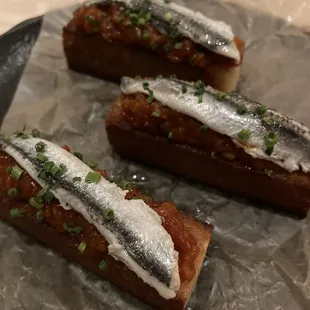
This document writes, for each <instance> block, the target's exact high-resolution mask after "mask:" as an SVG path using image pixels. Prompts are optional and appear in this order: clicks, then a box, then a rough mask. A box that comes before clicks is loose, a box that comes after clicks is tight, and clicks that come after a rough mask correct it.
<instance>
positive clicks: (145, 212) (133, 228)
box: [0, 136, 180, 299]
mask: <svg viewBox="0 0 310 310" xmlns="http://www.w3.org/2000/svg"><path fill="white" fill-rule="evenodd" d="M27 137H28V138H26V139H23V138H21V137H12V138H11V139H10V140H7V139H4V138H1V139H0V147H1V149H2V150H3V151H5V152H6V153H7V154H9V155H10V156H12V157H13V158H14V159H15V160H16V161H17V162H18V164H19V165H20V166H21V167H22V168H23V169H24V170H26V171H27V172H28V173H29V175H30V176H31V177H32V178H33V179H34V180H36V181H37V182H38V183H39V184H40V185H41V186H42V187H46V186H50V189H51V191H52V193H53V194H54V196H55V197H56V198H57V199H58V200H59V201H60V204H61V205H62V206H63V207H64V208H66V209H68V208H72V209H74V210H75V211H76V212H78V213H80V214H82V215H83V217H84V218H85V219H86V220H87V221H88V222H89V223H91V224H93V225H94V226H95V227H96V228H97V229H98V231H99V232H100V233H101V234H102V235H103V236H104V238H105V239H106V240H107V241H108V243H109V246H108V251H109V254H110V255H111V256H113V257H114V258H115V259H117V260H120V261H122V262H123V263H124V264H125V265H126V266H127V267H128V268H129V269H131V270H132V271H134V272H135V273H136V274H137V276H138V277H140V278H141V279H142V280H143V281H144V282H146V283H147V284H148V285H150V286H151V287H153V288H155V289H156V290H157V291H158V293H159V294H160V295H161V296H162V297H163V298H166V299H170V298H174V297H175V296H176V293H175V292H176V291H177V290H178V289H179V287H180V277H179V272H178V252H176V251H175V250H174V244H173V241H172V239H171V236H170V235H169V234H168V232H167V231H166V230H165V229H164V227H163V226H162V222H161V218H160V217H159V216H158V214H157V213H156V212H155V211H153V210H152V209H151V208H150V207H149V206H148V205H146V203H145V202H144V201H143V200H141V199H136V200H127V199H125V195H126V192H127V191H123V190H122V189H121V188H119V187H118V186H117V185H116V184H114V183H111V182H109V181H107V180H106V179H105V178H103V177H101V178H100V181H99V183H97V184H95V183H91V184H89V183H86V182H85V178H86V176H87V175H88V173H89V172H94V171H93V170H92V169H91V168H90V167H88V166H87V165H86V164H85V163H83V162H82V161H81V160H80V159H78V158H77V157H75V156H74V155H72V154H71V153H69V152H67V151H66V150H64V149H63V148H61V147H60V146H58V145H56V144H54V143H52V142H50V141H47V140H44V139H41V138H34V137H31V136H27ZM39 142H43V143H44V144H45V145H46V149H45V151H44V155H45V156H46V157H47V158H48V160H49V161H53V162H54V163H55V164H57V165H58V166H59V165H60V164H62V165H65V167H66V169H65V171H64V172H63V173H62V174H61V176H58V177H55V178H53V176H50V178H49V179H45V178H44V179H42V178H41V177H40V172H41V171H42V165H43V164H42V162H40V160H38V159H37V151H36V145H37V143H39ZM76 177H79V178H81V181H80V182H74V181H73V178H76ZM107 209H111V210H113V212H114V218H113V219H112V220H110V221H107V220H105V216H104V214H105V213H104V212H105V210H107Z"/></svg>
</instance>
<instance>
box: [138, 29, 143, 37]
mask: <svg viewBox="0 0 310 310" xmlns="http://www.w3.org/2000/svg"><path fill="white" fill-rule="evenodd" d="M137 36H138V38H141V36H142V32H141V29H139V28H138V29H137Z"/></svg>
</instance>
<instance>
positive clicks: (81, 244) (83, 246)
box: [78, 241, 87, 254]
mask: <svg viewBox="0 0 310 310" xmlns="http://www.w3.org/2000/svg"><path fill="white" fill-rule="evenodd" d="M86 246H87V244H86V242H85V241H82V242H81V243H80V244H79V246H78V250H79V251H80V253H81V254H83V253H84V251H85V249H86Z"/></svg>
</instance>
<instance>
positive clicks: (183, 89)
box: [182, 84, 187, 94]
mask: <svg viewBox="0 0 310 310" xmlns="http://www.w3.org/2000/svg"><path fill="white" fill-rule="evenodd" d="M186 93H187V87H186V85H185V84H183V85H182V94H186Z"/></svg>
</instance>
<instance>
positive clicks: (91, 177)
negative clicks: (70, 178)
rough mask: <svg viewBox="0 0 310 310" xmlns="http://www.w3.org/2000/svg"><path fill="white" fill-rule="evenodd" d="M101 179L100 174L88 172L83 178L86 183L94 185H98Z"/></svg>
mask: <svg viewBox="0 0 310 310" xmlns="http://www.w3.org/2000/svg"><path fill="white" fill-rule="evenodd" d="M100 179H101V174H100V173H98V172H94V171H90V172H88V174H87V176H86V177H85V182H86V183H89V184H90V183H95V184H98V183H99V182H100Z"/></svg>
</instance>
